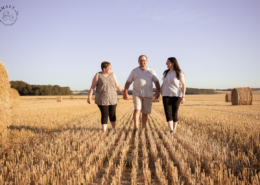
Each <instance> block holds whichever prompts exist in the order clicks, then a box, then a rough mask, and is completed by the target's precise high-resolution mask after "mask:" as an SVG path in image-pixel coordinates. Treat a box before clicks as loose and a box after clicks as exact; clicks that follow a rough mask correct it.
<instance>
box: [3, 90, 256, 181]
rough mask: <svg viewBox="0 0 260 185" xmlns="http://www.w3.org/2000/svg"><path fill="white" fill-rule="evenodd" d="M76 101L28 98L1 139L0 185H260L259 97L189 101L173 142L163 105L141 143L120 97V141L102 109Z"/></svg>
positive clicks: (188, 98) (151, 118)
mask: <svg viewBox="0 0 260 185" xmlns="http://www.w3.org/2000/svg"><path fill="white" fill-rule="evenodd" d="M69 97H70V96H62V98H63V100H62V102H56V97H54V96H28V97H25V96H24V97H21V107H20V108H16V109H12V115H11V116H12V117H11V118H12V125H11V126H9V127H8V129H7V132H5V133H4V134H3V136H2V141H1V146H0V184H52V185H54V184H73V185H75V184H114V185H116V184H133V185H134V184H147V185H148V184H219V185H223V184H259V183H260V182H259V181H260V179H259V178H260V92H259V91H256V92H254V97H253V105H251V106H250V105H245V106H232V105H231V102H228V103H226V102H225V94H216V95H186V103H185V104H184V105H181V106H180V110H179V125H178V128H177V132H176V134H175V135H174V137H172V136H171V135H170V132H169V129H168V125H167V123H166V119H165V115H164V110H163V105H162V102H159V103H153V112H152V114H151V115H150V116H149V118H148V123H147V126H146V131H145V132H142V131H141V130H140V131H139V132H136V134H135V135H134V133H133V119H132V113H133V104H132V100H128V101H125V100H123V99H122V96H119V103H118V106H117V133H114V132H113V129H112V127H111V125H110V124H109V126H108V130H107V132H106V133H102V131H101V124H100V118H101V115H100V111H99V109H98V107H97V106H96V105H95V104H94V103H93V104H92V105H89V104H87V96H74V100H70V99H69ZM139 128H141V126H139Z"/></svg>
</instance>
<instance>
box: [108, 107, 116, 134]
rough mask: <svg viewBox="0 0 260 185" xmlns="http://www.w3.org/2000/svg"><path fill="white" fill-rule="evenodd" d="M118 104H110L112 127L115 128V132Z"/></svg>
mask: <svg viewBox="0 0 260 185" xmlns="http://www.w3.org/2000/svg"><path fill="white" fill-rule="evenodd" d="M116 106H117V104H116V105H109V119H110V122H111V125H112V128H113V129H114V132H116Z"/></svg>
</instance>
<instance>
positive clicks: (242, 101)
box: [231, 87, 253, 105]
mask: <svg viewBox="0 0 260 185" xmlns="http://www.w3.org/2000/svg"><path fill="white" fill-rule="evenodd" d="M231 101H232V105H252V104H253V92H252V90H251V88H250V87H242V88H234V89H233V90H232V92H231Z"/></svg>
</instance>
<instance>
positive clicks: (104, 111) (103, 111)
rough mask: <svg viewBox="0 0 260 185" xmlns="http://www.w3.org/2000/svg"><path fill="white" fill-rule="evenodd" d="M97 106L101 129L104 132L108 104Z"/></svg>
mask: <svg viewBox="0 0 260 185" xmlns="http://www.w3.org/2000/svg"><path fill="white" fill-rule="evenodd" d="M98 107H99V109H100V112H101V124H102V130H103V132H106V130H107V120H108V113H109V109H108V106H102V105H98Z"/></svg>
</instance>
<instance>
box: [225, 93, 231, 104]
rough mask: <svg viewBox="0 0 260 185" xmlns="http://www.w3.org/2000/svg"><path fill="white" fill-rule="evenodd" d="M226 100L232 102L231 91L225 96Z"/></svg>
mask: <svg viewBox="0 0 260 185" xmlns="http://www.w3.org/2000/svg"><path fill="white" fill-rule="evenodd" d="M225 100H226V102H231V93H227V94H226V96H225Z"/></svg>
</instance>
